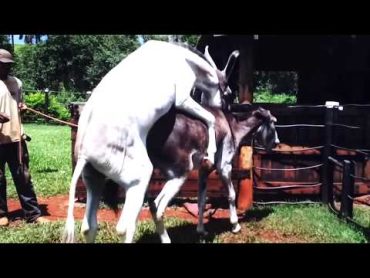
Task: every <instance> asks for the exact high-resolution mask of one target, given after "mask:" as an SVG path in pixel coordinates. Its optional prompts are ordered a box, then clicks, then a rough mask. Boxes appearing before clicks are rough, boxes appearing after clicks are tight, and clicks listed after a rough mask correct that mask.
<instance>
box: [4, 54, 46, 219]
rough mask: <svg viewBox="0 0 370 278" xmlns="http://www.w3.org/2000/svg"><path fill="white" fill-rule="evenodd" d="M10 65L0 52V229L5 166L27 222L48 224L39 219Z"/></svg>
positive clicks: (18, 93) (18, 87)
mask: <svg viewBox="0 0 370 278" xmlns="http://www.w3.org/2000/svg"><path fill="white" fill-rule="evenodd" d="M12 63H14V61H13V57H12V54H11V53H10V52H9V51H7V50H5V49H0V115H1V117H0V226H7V225H8V224H9V220H8V217H7V214H8V206H7V196H6V195H7V194H6V179H5V164H6V163H7V164H8V166H9V170H10V172H11V174H12V177H13V181H14V184H15V186H16V190H17V193H18V197H19V200H20V203H21V206H22V209H23V213H24V218H25V220H26V221H27V222H29V223H30V222H36V223H45V222H48V221H49V220H47V219H46V218H44V217H41V211H40V208H39V205H38V203H37V198H36V194H35V191H34V188H33V184H32V181H31V176H30V173H29V168H28V164H29V156H28V150H27V146H26V143H25V141H24V140H22V136H23V127H22V124H21V119H20V111H21V110H24V109H26V108H27V106H26V105H25V104H24V103H22V92H21V87H22V82H21V81H20V80H19V79H18V78H16V77H13V76H10V75H9V72H10V69H11V65H12Z"/></svg>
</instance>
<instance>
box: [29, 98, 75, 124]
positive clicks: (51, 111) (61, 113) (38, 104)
mask: <svg viewBox="0 0 370 278" xmlns="http://www.w3.org/2000/svg"><path fill="white" fill-rule="evenodd" d="M61 100H65V98H63V96H61V97H59V98H58V96H55V95H50V96H49V105H48V109H47V111H46V107H45V93H44V92H33V93H29V94H26V95H25V97H24V102H25V103H26V104H27V106H28V107H30V108H33V109H35V110H37V111H40V112H44V113H45V112H46V113H47V115H50V116H53V117H55V118H57V119H60V120H69V119H70V117H71V115H70V112H69V110H68V109H67V108H66V105H65V104H63V103H62V102H61ZM23 121H24V122H44V121H45V118H44V117H42V116H39V115H37V114H34V113H33V112H30V111H27V112H26V113H25V114H24V115H23Z"/></svg>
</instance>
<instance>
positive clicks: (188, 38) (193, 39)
mask: <svg viewBox="0 0 370 278" xmlns="http://www.w3.org/2000/svg"><path fill="white" fill-rule="evenodd" d="M171 37H172V40H174V41H181V42H184V43H188V44H189V45H191V46H193V47H196V46H197V43H198V40H199V38H200V35H142V38H143V40H144V42H146V41H148V40H158V41H170V40H171Z"/></svg>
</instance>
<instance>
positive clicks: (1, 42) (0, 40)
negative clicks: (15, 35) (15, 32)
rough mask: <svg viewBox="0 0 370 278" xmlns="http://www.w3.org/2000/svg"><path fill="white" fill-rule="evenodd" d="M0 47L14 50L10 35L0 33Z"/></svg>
mask: <svg viewBox="0 0 370 278" xmlns="http://www.w3.org/2000/svg"><path fill="white" fill-rule="evenodd" d="M0 48H3V49H6V50H8V51H10V52H12V51H11V48H12V46H11V45H10V43H9V37H8V35H0Z"/></svg>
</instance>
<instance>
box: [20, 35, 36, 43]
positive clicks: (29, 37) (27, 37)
mask: <svg viewBox="0 0 370 278" xmlns="http://www.w3.org/2000/svg"><path fill="white" fill-rule="evenodd" d="M41 37H42V35H40V34H38V35H31V34H27V35H24V34H22V35H19V39H20V40H21V39H23V38H24V42H25V43H26V44H33V43H34V42H35V44H37V43H40V42H41Z"/></svg>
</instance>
